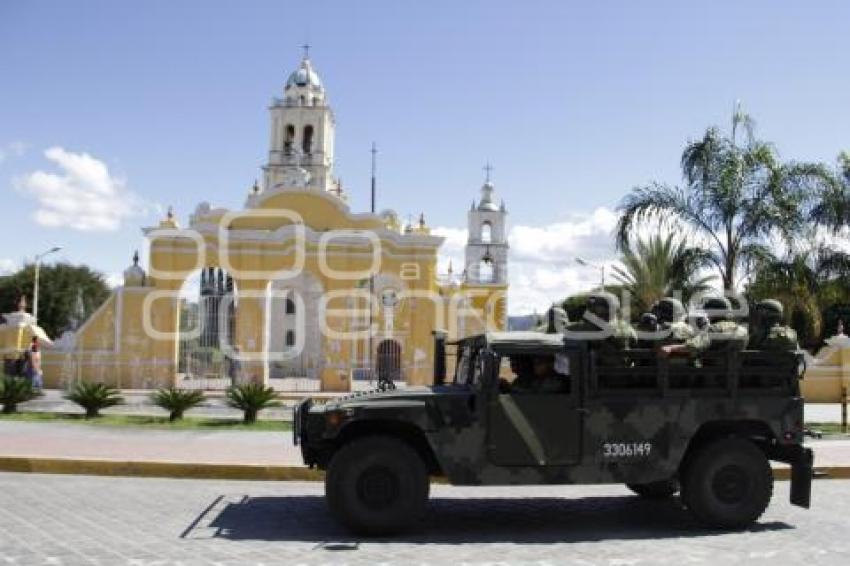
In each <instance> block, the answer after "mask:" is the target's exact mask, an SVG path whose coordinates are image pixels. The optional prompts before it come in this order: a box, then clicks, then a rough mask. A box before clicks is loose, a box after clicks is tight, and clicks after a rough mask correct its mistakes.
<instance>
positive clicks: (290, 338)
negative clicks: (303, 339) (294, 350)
mask: <svg viewBox="0 0 850 566" xmlns="http://www.w3.org/2000/svg"><path fill="white" fill-rule="evenodd" d="M286 346H287V347H290V348H291V347H292V346H295V331H294V330H287V331H286Z"/></svg>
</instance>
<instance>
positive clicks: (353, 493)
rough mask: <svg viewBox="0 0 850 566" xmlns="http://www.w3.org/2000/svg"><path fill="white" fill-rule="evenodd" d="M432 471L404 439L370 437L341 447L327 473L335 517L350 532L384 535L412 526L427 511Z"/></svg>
mask: <svg viewBox="0 0 850 566" xmlns="http://www.w3.org/2000/svg"><path fill="white" fill-rule="evenodd" d="M429 489H430V484H429V478H428V470H427V469H426V467H425V463H424V462H423V461H422V458H421V457H420V456H419V454H418V453H417V452H416V450H414V449H413V448H411V447H410V446H409V445H408V444H406V443H405V442H403V441H401V440H398V439H396V438H392V437H387V436H367V437H364V438H361V439H358V440H355V441H353V442H351V443H350V444H348V445H346V446H343V447H342V448H341V449H339V451H337V453H336V454H335V455H334V456H333V458H332V459H331V462H330V465H329V466H328V472H327V475H326V476H325V497H326V499H327V502H328V506H329V507H330V510H331V513H332V514H333V516H334V517H335V518H336V519H337V520H338V521H339V522H340V523H342V524H343V525H344V526H345V527H346V528H348V529H349V530H351V531H352V532H354V533H356V534H360V535H369V536H380V535H389V534H395V533H399V532H402V531H405V530H407V529H409V528H411V527H412V526H414V525H415V524H416V523H417V522H418V521H419V520H420V519H421V518H422V516H423V515H424V513H425V508H426V505H427V503H428V491H429Z"/></svg>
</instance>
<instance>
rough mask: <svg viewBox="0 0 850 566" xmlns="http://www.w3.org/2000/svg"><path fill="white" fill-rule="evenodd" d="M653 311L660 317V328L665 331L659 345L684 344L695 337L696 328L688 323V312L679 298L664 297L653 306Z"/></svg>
mask: <svg viewBox="0 0 850 566" xmlns="http://www.w3.org/2000/svg"><path fill="white" fill-rule="evenodd" d="M652 312H653V313H655V316H656V317H657V318H658V325H659V330H661V331H663V333H664V337H663V338H662V339H661V340H660V341H659V346H665V345H667V344H684V343H686V342H687V341H688V340H691V339H692V338H693V337H694V329H693V328H692V327H691V325H690V324H688V323H687V318H688V312H687V311H686V310H685V306H684V305H683V304H682V301H680V300H679V299H676V298H674V297H664V298H663V299H661V300H659V301H658V302H657V303H655V304H654V305H653V306H652Z"/></svg>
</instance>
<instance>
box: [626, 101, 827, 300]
mask: <svg viewBox="0 0 850 566" xmlns="http://www.w3.org/2000/svg"><path fill="white" fill-rule="evenodd" d="M739 128H743V129H744V131H745V132H746V134H747V135H746V139H745V140H744V142H743V143H741V142H740V141H739V140H738V139H737V138H738V129H739ZM681 168H682V173H683V177H684V186H683V187H676V186H670V185H666V184H663V183H651V184H649V185H647V186H642V187H636V188H634V189H633V190H632V192H631V193H630V194H629V195H628V196H626V198H625V199H623V202H622V203H621V205H620V208H619V210H620V211H621V213H622V215H621V217H620V220H619V223H618V225H617V243H618V246H619V247H620V248H621V249H623V248H625V247H626V245H627V243H628V240H629V236H630V235H631V233H632V231H633V229H634V228H635V226H636V225H637V224H639V223H641V222H643V221H647V220H656V221H661V222H662V223H664V222H669V221H674V222H677V223H678V225H680V226H684V227H687V228H689V229H691V230H693V231H694V233H695V235H696V236H698V237H700V238H701V239H702V240H703V241H704V242H705V245H706V247H707V248H708V249H709V251H710V254H711V255H710V258H711V263H712V264H714V266H715V267H716V268H717V270H718V272H719V275H720V278H721V280H722V282H723V288H724V289H727V290H734V289H735V287H736V285H737V283H738V282H739V277H738V276H739V270H742V269H744V268H746V267H747V266H749V265H752V264H753V262H754V261H757V260H759V259H763V258H765V257H766V256H768V255H769V250H768V248H767V245H766V243H767V239H768V237H769V236H771V235H773V234H774V233H778V234H779V235H781V236H783V237H784V238H785V239H786V241H790V240H791V238H792V236H793V235H795V234H797V233H798V232H799V231H800V230H801V229H802V228H803V227H804V225H805V220H806V218H807V213H806V207H808V206H809V203H810V202H811V199H812V198H813V195H815V194H820V193H824V192H828V189H829V187H834V186H835V176H834V175H833V173H832V172H831V171H830V170H829V169H828V168H827V167H825V166H824V165H821V164H810V163H782V162H780V161H779V159H778V157H777V154H776V151H775V149H774V148H773V147H772V146H771V145H770V144H768V143H766V142H763V141H759V140H757V139H755V138H754V136H753V121H752V119H751V118H750V117H749V116H748V115H746V114H744V113H743V112H741V110H740V107H738V108H736V110H735V112H734V114H733V116H732V133H731V135H730V136H728V137H726V136H724V135H722V134H721V133H720V131H719V130H718V129H717V128H709V129H708V130H707V131H706V132H705V135H704V136H703V137H702V139H699V140H697V141H694V142H691V143H689V144H688V145H687V147H686V148H685V150H684V152H683V153H682V159H681Z"/></svg>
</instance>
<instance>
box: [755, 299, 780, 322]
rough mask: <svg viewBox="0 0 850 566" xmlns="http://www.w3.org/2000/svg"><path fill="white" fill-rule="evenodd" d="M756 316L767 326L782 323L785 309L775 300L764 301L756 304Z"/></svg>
mask: <svg viewBox="0 0 850 566" xmlns="http://www.w3.org/2000/svg"><path fill="white" fill-rule="evenodd" d="M755 310H756V315H757V316H758V317H759V318H760V319H762V320H763V321H765V322H766V323H768V324H775V323H779V322H781V321H782V319H783V318H784V316H785V308H784V307H783V306H782V303H780V302H779V301H777V300H776V299H764V300H763V301H759V302H758V303H756V309H755Z"/></svg>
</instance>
